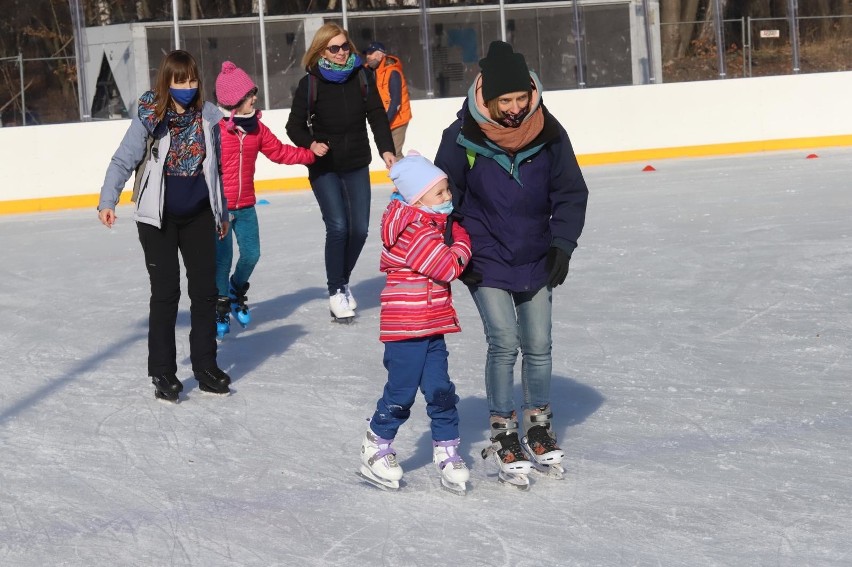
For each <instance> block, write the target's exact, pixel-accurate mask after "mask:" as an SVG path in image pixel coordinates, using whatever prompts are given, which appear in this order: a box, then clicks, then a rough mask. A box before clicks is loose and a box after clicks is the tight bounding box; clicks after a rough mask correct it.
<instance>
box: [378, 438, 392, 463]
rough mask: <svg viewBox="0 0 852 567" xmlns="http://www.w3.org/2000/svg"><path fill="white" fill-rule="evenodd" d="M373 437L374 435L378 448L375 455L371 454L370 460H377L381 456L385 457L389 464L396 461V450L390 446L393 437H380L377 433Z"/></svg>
mask: <svg viewBox="0 0 852 567" xmlns="http://www.w3.org/2000/svg"><path fill="white" fill-rule="evenodd" d="M375 437H376V446H377V447H378V448H379V450H378V451H376V454H375V455H373V459H372V460H373V461H378V460H379V459H381V458H383V457H387V458H388V462H390V463H391V464H395V463H396V451H394V450H393V447H391V443H393V439H382V438H381V437H379V436H378V435H376V436H375Z"/></svg>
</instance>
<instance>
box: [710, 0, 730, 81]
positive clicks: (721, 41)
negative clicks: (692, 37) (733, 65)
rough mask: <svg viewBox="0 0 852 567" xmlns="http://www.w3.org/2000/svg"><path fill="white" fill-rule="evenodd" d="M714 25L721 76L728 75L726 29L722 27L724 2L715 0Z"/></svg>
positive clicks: (722, 77)
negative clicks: (726, 66)
mask: <svg viewBox="0 0 852 567" xmlns="http://www.w3.org/2000/svg"><path fill="white" fill-rule="evenodd" d="M713 27H715V28H716V54H717V55H718V56H719V78H720V79H724V78H725V76H726V75H727V73H726V69H725V31H724V30H723V29H722V2H721V1H720V0H713Z"/></svg>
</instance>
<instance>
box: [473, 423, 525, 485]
mask: <svg viewBox="0 0 852 567" xmlns="http://www.w3.org/2000/svg"><path fill="white" fill-rule="evenodd" d="M489 456H493V457H494V462H496V463H497V466H498V467H500V471H499V472H498V473H497V480H498V481H499V482H500V483H501V484H505V485H506V486H511V487H512V488H517V489H518V490H524V491H526V490H529V489H530V479H529V477H528V476H527V475H529V472H530V469H531V468H532V464H531V463H530V462H529V461H528V460H527V457H526V455H524V452H523V450H522V449H521V444H520V442H519V441H518V422H517V421H516V419H515V414H512V417H511V418H505V417H500V416H491V445H490V446H488V447H486V448H485V449H483V450H482V458H483V459H487V458H488V457H489Z"/></svg>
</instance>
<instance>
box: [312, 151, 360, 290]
mask: <svg viewBox="0 0 852 567" xmlns="http://www.w3.org/2000/svg"><path fill="white" fill-rule="evenodd" d="M311 188H312V189H313V191H314V197H316V199H317V203H319V207H320V211H321V212H322V220H323V222H325V274H326V279H327V282H326V283H327V284H328V294H329V295H334V294H335V293H336V292H337V290H338V289H340V290H342V289H343V286H344V285H346V284H348V283H349V275H350V274H351V273H352V270H353V269H354V268H355V263H356V262H357V261H358V256H360V255H361V250H362V249H363V248H364V243H365V242H366V241H367V229H368V228H369V224H370V170H369V169H368V168H367V167H362V168H361V169H355V170H352V171H346V172H343V173H333V172H331V173H323V174H321V175H319V176H317V177H315V178H314V179H312V180H311Z"/></svg>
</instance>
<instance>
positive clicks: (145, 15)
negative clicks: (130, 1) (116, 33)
mask: <svg viewBox="0 0 852 567" xmlns="http://www.w3.org/2000/svg"><path fill="white" fill-rule="evenodd" d="M136 19H137V20H139V21H142V20H150V19H151V8H150V7H149V6H148V0H136Z"/></svg>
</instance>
